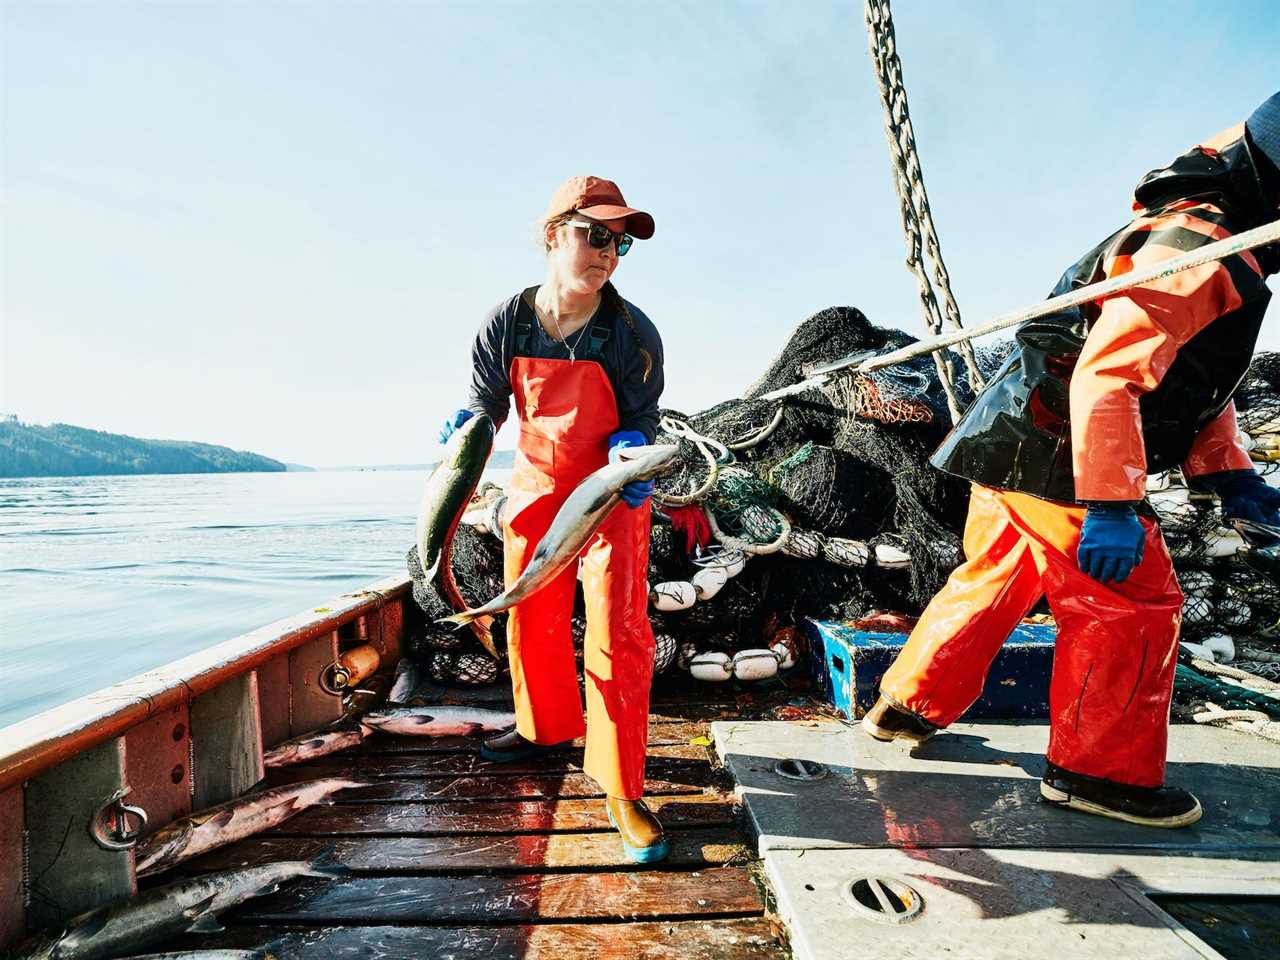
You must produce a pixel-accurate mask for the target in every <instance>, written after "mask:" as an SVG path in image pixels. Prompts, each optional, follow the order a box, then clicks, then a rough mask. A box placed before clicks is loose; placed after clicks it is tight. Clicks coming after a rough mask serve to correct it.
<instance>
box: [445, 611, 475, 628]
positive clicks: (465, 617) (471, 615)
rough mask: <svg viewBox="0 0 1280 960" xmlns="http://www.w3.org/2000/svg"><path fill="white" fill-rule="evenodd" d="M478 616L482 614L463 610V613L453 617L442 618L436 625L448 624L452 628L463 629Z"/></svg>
mask: <svg viewBox="0 0 1280 960" xmlns="http://www.w3.org/2000/svg"><path fill="white" fill-rule="evenodd" d="M478 616H480V614H479V613H477V612H476V611H474V610H463V611H462V612H461V613H455V614H454V615H453V616H451V617H441V618H440V619H439V620H437V621H436V623H447V624H450V625H451V626H455V627H461V626H463V625H464V624H468V623H470V622H471V621H472V620H474V619H475V618H476V617H478Z"/></svg>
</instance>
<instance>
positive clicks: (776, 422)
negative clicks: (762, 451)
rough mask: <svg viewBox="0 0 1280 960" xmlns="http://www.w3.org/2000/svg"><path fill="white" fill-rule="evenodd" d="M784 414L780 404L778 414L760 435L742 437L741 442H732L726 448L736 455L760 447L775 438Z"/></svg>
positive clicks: (763, 428) (761, 430)
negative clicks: (774, 435) (775, 432)
mask: <svg viewBox="0 0 1280 960" xmlns="http://www.w3.org/2000/svg"><path fill="white" fill-rule="evenodd" d="M783 413H784V410H783V406H782V404H779V405H778V412H777V413H775V414H774V415H773V419H772V420H770V421H769V422H768V423H767V424H765V425H764V427H762V428H761V429H760V431H759V432H758V433H756V434H755V435H753V436H750V437H742V438H741V439H739V440H732V441H730V442H729V443H727V444H725V446H727V447H728V448H729V449H730V450H732V451H733V452H734V453H741V452H742V451H743V450H750V449H751V448H752V447H757V446H759V445H760V444H762V443H764V442H765V441H766V440H768V439H769V438H770V437H771V436H773V432H774V431H775V430H777V429H778V427H779V426H780V425H781V423H782V414H783Z"/></svg>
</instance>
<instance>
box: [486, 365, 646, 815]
mask: <svg viewBox="0 0 1280 960" xmlns="http://www.w3.org/2000/svg"><path fill="white" fill-rule="evenodd" d="M511 387H512V392H513V394H514V398H515V404H516V410H517V412H518V413H519V416H520V441H519V444H518V445H517V447H516V458H515V468H514V470H513V471H512V474H511V481H510V484H509V486H508V491H507V505H506V508H505V517H506V519H505V523H506V530H505V532H504V535H503V543H504V553H505V576H506V583H507V585H508V586H510V585H511V584H512V583H514V582H515V580H516V578H517V577H518V576H519V575H520V574H521V572H522V571H523V570H524V568H525V566H526V565H527V564H528V562H529V559H530V557H531V556H532V555H533V550H534V547H536V546H537V544H538V541H539V540H540V539H542V536H543V534H545V533H546V532H547V529H548V527H550V525H551V521H552V519H553V518H554V517H555V515H556V511H557V510H559V509H560V506H561V504H563V503H564V501H565V499H566V498H567V497H568V496H569V494H570V493H572V492H573V490H574V488H575V487H576V486H577V485H578V483H579V482H581V481H582V480H583V479H584V478H585V477H586V476H587V475H588V474H590V473H592V472H593V471H595V470H598V469H599V468H600V467H602V466H604V465H605V464H606V463H607V462H608V438H609V435H610V434H611V433H613V432H614V431H616V430H617V429H618V406H617V402H616V401H615V399H614V393H613V387H612V386H610V384H609V378H608V376H606V374H605V372H604V369H603V368H602V367H601V366H600V365H599V364H598V363H594V362H592V361H589V360H579V361H570V360H547V359H536V358H531V357H517V358H516V359H515V360H514V361H512V364H511ZM648 568H649V504H648V503H645V504H644V505H643V506H640V507H638V508H635V509H633V508H631V507H628V506H627V505H626V504H622V503H620V504H618V506H617V507H616V508H615V509H614V510H613V511H612V512H611V513H610V514H609V516H608V517H607V518H606V519H605V521H604V523H603V524H602V525H601V527H600V529H599V530H598V531H597V532H596V534H595V536H594V537H592V539H591V541H590V542H589V543H588V545H587V546H586V547H585V548H584V549H583V552H582V589H583V595H584V597H585V599H586V609H587V637H586V649H585V667H584V669H585V674H586V690H587V718H586V723H585V725H584V723H583V718H582V699H581V697H580V696H579V693H578V675H577V668H576V666H575V664H574V655H573V637H572V634H571V630H570V624H571V620H572V616H573V599H574V589H575V586H576V583H577V573H578V571H577V565H576V564H570V565H569V566H568V567H567V568H565V569H564V570H563V571H562V572H561V573H560V574H559V575H558V576H557V577H556V578H555V580H553V581H552V582H551V583H549V584H548V585H547V586H545V587H543V588H542V589H541V590H539V591H538V592H537V593H535V594H534V595H533V596H531V597H529V599H527V600H525V601H523V602H521V603H519V604H517V605H516V607H515V608H513V609H512V611H511V617H510V621H509V623H508V625H507V656H508V658H509V659H510V662H511V687H512V691H513V693H514V695H515V706H516V730H517V731H519V733H520V735H521V736H522V737H524V738H525V739H527V740H532V741H533V742H535V743H543V744H552V743H561V742H563V741H566V740H573V739H575V738H576V737H579V736H581V735H582V734H583V732H584V729H585V731H586V734H587V748H586V757H585V760H584V763H583V769H584V770H585V771H586V772H587V773H588V774H589V775H590V776H591V777H593V778H594V779H595V780H596V781H597V782H598V783H599V784H600V786H601V787H602V788H603V789H604V790H605V792H606V793H607V794H609V795H610V796H613V797H620V798H622V799H624V800H637V799H639V798H640V796H641V795H642V794H643V791H644V762H645V744H646V743H647V742H648V726H649V687H650V684H651V683H652V679H653V652H654V640H653V630H652V628H651V627H650V625H649V589H648V582H647V581H648Z"/></svg>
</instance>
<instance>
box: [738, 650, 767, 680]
mask: <svg viewBox="0 0 1280 960" xmlns="http://www.w3.org/2000/svg"><path fill="white" fill-rule="evenodd" d="M777 672H778V658H777V657H775V656H774V655H773V651H772V650H758V649H751V650H739V651H738V652H737V653H735V654H734V655H733V675H734V676H735V677H737V678H738V679H739V680H768V679H769V678H770V677H772V676H775V675H776V674H777Z"/></svg>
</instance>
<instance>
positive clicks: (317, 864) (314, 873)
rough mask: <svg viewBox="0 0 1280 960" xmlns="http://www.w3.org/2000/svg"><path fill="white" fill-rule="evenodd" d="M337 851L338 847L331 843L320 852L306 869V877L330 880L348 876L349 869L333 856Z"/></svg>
mask: <svg viewBox="0 0 1280 960" xmlns="http://www.w3.org/2000/svg"><path fill="white" fill-rule="evenodd" d="M337 850H338V845H337V844H336V843H332V844H330V845H329V846H327V847H325V848H324V849H323V850H321V851H320V853H319V854H317V855H316V858H315V859H314V860H312V861H311V865H310V867H309V868H308V869H307V871H306V874H305V875H306V876H308V877H326V878H330V879H331V878H334V877H345V876H349V875H350V874H351V868H350V867H348V866H347V865H346V864H345V863H339V862H338V859H337V857H336V855H335V854H336V853H337Z"/></svg>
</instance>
